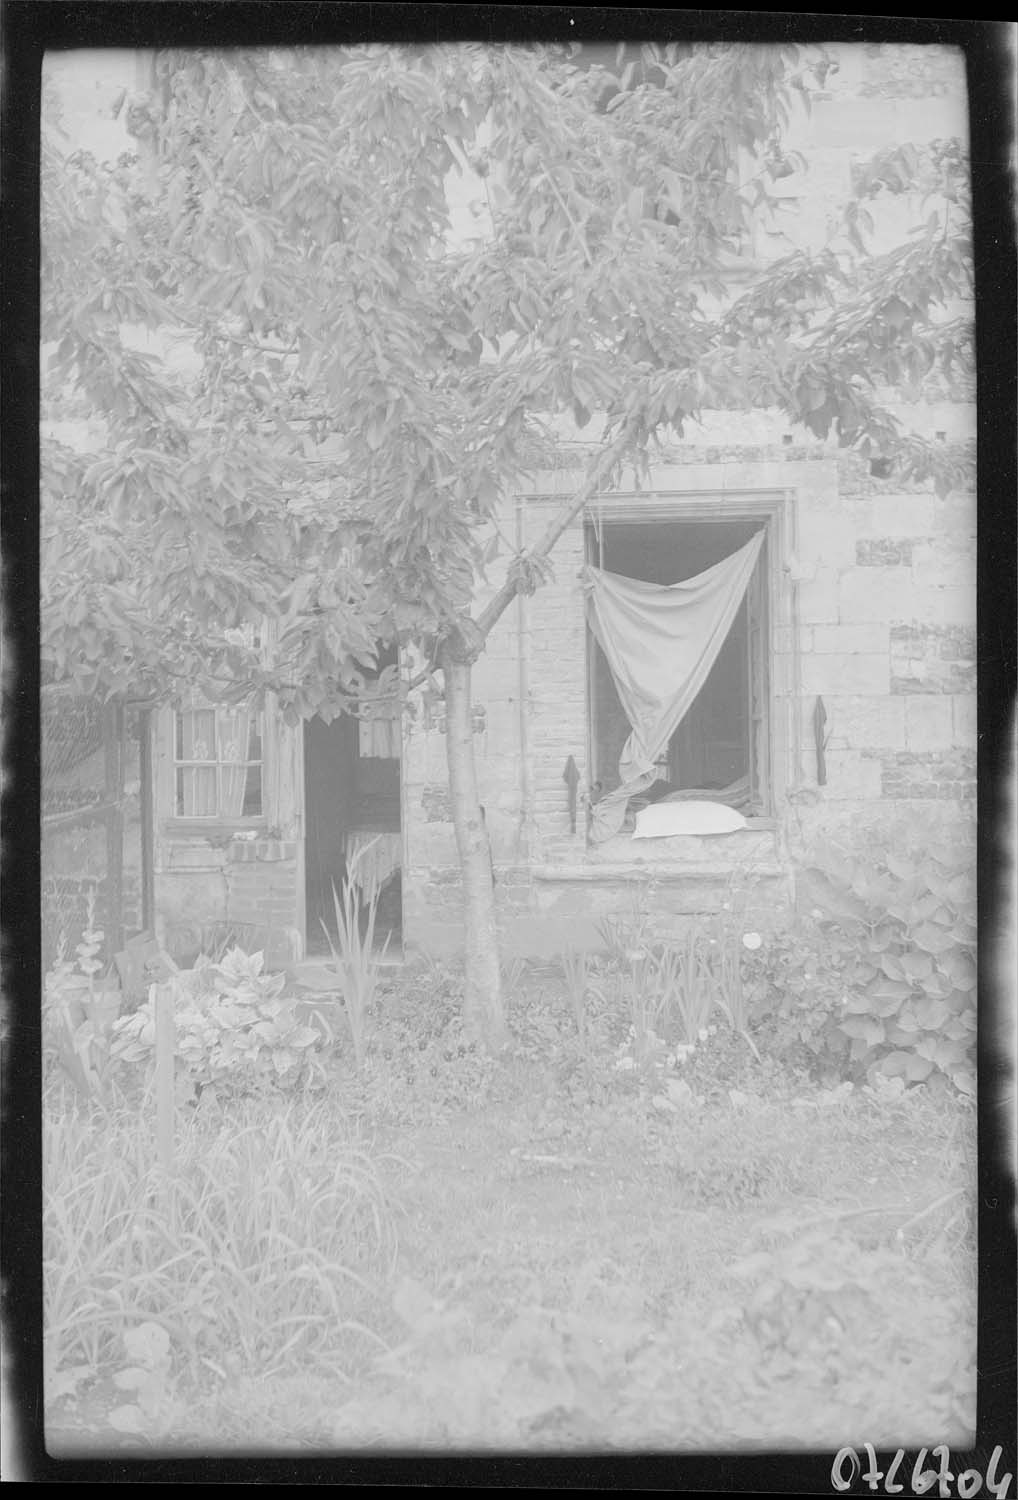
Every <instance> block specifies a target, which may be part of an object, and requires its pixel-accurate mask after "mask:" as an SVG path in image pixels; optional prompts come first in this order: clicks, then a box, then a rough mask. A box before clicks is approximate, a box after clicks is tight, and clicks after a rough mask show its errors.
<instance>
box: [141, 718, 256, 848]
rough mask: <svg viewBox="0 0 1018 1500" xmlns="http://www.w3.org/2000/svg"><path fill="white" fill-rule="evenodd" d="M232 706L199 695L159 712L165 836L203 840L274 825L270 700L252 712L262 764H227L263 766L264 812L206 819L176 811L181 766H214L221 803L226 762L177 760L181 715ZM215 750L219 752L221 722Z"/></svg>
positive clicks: (160, 773) (161, 797) (221, 815)
mask: <svg viewBox="0 0 1018 1500" xmlns="http://www.w3.org/2000/svg"><path fill="white" fill-rule="evenodd" d="M231 707H232V705H230V704H226V703H216V702H214V701H210V700H209V699H206V698H204V697H197V696H196V697H194V698H192V699H189V700H181V699H177V700H176V701H175V702H172V703H167V704H166V705H165V706H164V707H163V708H162V709H161V710H160V712H159V716H158V717H159V724H158V732H159V746H160V754H159V775H158V786H159V805H160V808H161V810H162V816H161V817H160V819H159V823H160V826H161V828H162V830H163V831H164V832H165V833H169V834H182V835H196V836H198V837H201V836H202V835H205V834H212V835H217V834H222V833H230V832H236V833H247V832H252V831H253V832H261V831H263V830H266V829H268V828H269V827H270V826H271V817H270V809H269V806H268V796H269V787H270V785H271V784H272V778H271V771H270V767H271V764H272V760H273V736H272V734H271V733H270V725H271V724H272V712H271V709H270V706H269V703H268V702H267V701H266V702H265V703H263V704H262V705H261V707H259V708H256V709H254V710H253V711H254V712H255V713H257V715H258V717H259V720H260V728H261V745H262V756H261V761H260V762H258V761H250V760H248V761H240V762H236V763H228V764H236V765H244V766H251V765H258V764H260V765H261V793H262V810H261V812H260V813H258V814H254V815H251V816H248V817H228V816H226V815H224V814H223V813H221V812H218V811H217V812H216V813H214V814H211V815H209V816H203V815H201V814H195V813H187V814H182V813H178V812H177V771H178V769H180V767H181V766H183V767H187V766H202V765H205V766H215V767H216V772H217V774H216V786H217V801H218V796H219V788H220V782H219V771H220V769H221V767H222V764H223V762H222V761H220V760H219V759H218V756H217V759H216V760H215V761H194V760H188V759H185V760H181V761H178V759H177V726H178V715H179V714H181V713H193V712H202V711H210V712H214V713H217V714H218V713H219V712H220V711H226V710H229V709H230V708H231ZM216 748H217V751H218V720H217V744H216Z"/></svg>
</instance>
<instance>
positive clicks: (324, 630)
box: [43, 44, 971, 712]
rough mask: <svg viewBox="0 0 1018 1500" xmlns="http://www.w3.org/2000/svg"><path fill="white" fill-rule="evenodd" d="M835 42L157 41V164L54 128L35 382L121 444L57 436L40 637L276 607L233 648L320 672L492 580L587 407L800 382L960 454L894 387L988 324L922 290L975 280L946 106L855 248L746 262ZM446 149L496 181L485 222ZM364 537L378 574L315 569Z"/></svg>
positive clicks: (69, 660)
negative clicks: (551, 460)
mask: <svg viewBox="0 0 1018 1500" xmlns="http://www.w3.org/2000/svg"><path fill="white" fill-rule="evenodd" d="M818 67H819V64H818ZM812 76H813V75H811V74H810V73H809V71H808V67H807V63H806V62H804V61H803V59H802V58H801V57H799V56H798V55H797V53H796V52H795V49H789V48H768V49H760V48H755V47H752V46H741V45H739V46H724V47H722V46H713V45H712V46H706V47H700V46H688V47H679V48H675V47H673V48H672V49H671V50H669V49H660V48H655V49H651V51H649V52H647V53H646V54H638V53H636V52H635V51H633V50H632V49H623V53H622V57H621V59H620V61H619V62H618V64H617V66H616V70H615V72H614V73H613V72H611V70H610V69H603V68H600V67H598V68H594V67H591V66H590V65H589V59H587V58H585V56H584V54H583V53H582V51H581V52H579V53H576V54H574V56H573V58H572V60H570V59H569V57H568V56H567V55H566V54H565V53H564V52H563V51H562V50H561V49H543V48H539V47H536V48H526V49H518V48H512V47H507V48H493V47H485V46H480V45H475V44H464V45H463V46H462V47H457V48H450V49H443V48H435V49H427V48H425V49H403V48H385V47H383V48H351V49H343V50H337V51H330V50H329V49H321V50H320V51H318V52H315V53H313V54H305V53H298V52H288V51H285V50H279V51H272V50H268V51H258V52H255V51H252V52H249V53H246V52H243V51H239V52H226V51H218V52H217V51H212V50H210V51H208V52H205V53H201V52H194V53H185V52H181V53H167V54H160V55H158V57H157V59H156V64H155V67H154V83H155V89H154V91H153V97H152V99H151V100H150V101H149V103H148V105H147V112H146V118H147V120H148V125H147V126H146V127H145V130H149V129H150V130H151V136H149V135H146V134H145V132H144V131H143V132H142V134H141V135H140V136H139V151H140V153H141V156H142V160H141V161H140V163H139V165H138V166H137V167H136V168H133V169H132V168H124V167H121V168H117V169H108V168H106V167H102V166H100V165H98V164H96V163H95V162H94V161H89V160H87V159H85V158H82V157H74V158H68V157H67V156H66V154H62V151H63V150H65V148H60V147H59V146H57V145H52V144H51V143H50V141H49V139H48V138H47V141H46V142H45V143H44V155H43V163H44V187H43V251H44V256H43V259H44V337H45V338H46V340H47V344H48V346H51V347H52V355H51V358H50V360H49V364H48V366H47V370H46V378H45V387H44V404H45V405H46V407H47V409H48V410H49V411H50V412H51V413H53V414H57V415H58V416H60V417H65V416H68V415H70V414H71V413H72V412H74V413H76V414H77V413H78V412H79V411H80V410H81V409H84V410H85V411H87V412H88V413H89V414H91V416H92V417H94V418H96V419H98V421H97V423H94V424H93V425H94V426H97V427H98V428H100V429H101V433H100V436H99V438H98V443H99V445H100V447H102V448H103V450H104V451H103V453H102V456H101V457H100V458H99V459H98V461H97V463H96V465H95V466H94V469H93V471H92V472H91V473H89V474H87V475H80V474H78V473H72V469H74V468H75V466H74V465H70V464H68V462H67V461H66V460H62V461H61V462H62V463H63V469H62V470H61V468H60V464H58V463H57V462H56V461H55V460H52V459H51V460H50V461H49V462H48V464H47V469H46V484H47V491H46V501H45V511H46V512H47V513H48V515H47V517H46V519H47V522H48V520H52V521H54V522H56V521H57V519H58V518H59V526H57V527H54V528H52V529H53V530H59V531H61V532H62V533H63V542H61V541H60V540H59V539H58V538H56V537H55V536H54V538H53V539H52V540H51V541H50V542H49V543H48V544H47V546H48V548H49V551H48V552H47V558H48V564H47V565H48V567H49V568H50V569H51V570H52V578H53V586H52V587H50V586H49V585H47V586H46V587H47V594H46V598H45V600H44V609H45V612H46V614H47V620H46V623H45V625H44V651H45V652H46V653H48V658H49V660H50V661H51V662H52V663H53V664H56V665H58V666H59V669H60V670H61V671H69V670H73V671H80V672H81V673H83V674H84V675H85V677H87V678H89V680H91V679H92V678H94V677H95V676H96V675H98V676H100V677H102V676H103V674H107V676H108V680H109V681H110V682H114V681H115V682H116V683H117V684H121V683H122V682H123V681H124V680H125V676H127V675H129V674H130V673H131V672H132V671H135V672H137V673H138V674H139V675H140V676H144V677H145V679H146V681H151V680H152V679H153V678H154V679H156V680H159V679H160V678H161V679H162V680H163V681H164V682H166V683H169V682H170V681H172V680H176V679H177V677H178V676H179V675H180V674H184V673H193V672H195V671H196V670H198V669H199V667H200V668H201V670H206V671H208V672H212V673H228V671H229V670H232V669H234V668H236V669H238V670H240V669H241V663H240V662H239V661H237V660H236V659H235V658H233V657H230V656H229V654H228V653H227V652H226V651H225V647H224V642H223V636H222V632H223V630H224V629H226V628H229V624H230V623H231V622H233V621H236V620H239V619H251V618H255V617H257V616H258V614H259V612H264V613H266V614H268V615H270V616H271V615H275V616H277V617H278V618H279V619H280V623H281V629H280V631H279V635H278V639H279V641H280V642H282V643H283V644H282V647H281V654H280V655H279V656H278V659H277V660H275V661H274V662H273V663H272V664H271V666H264V664H263V666H261V667H259V668H258V669H257V673H256V671H255V666H254V664H253V663H251V662H248V663H247V664H246V665H245V666H244V667H243V670H245V671H248V672H250V673H252V674H253V675H252V681H255V680H257V682H258V684H259V686H264V685H267V684H268V683H269V682H270V681H271V682H274V683H275V684H276V686H277V687H278V689H279V691H280V692H281V693H282V694H283V696H284V698H285V700H286V704H287V706H289V707H293V706H295V705H299V707H300V711H301V712H304V711H306V710H307V709H308V707H309V706H310V705H312V704H315V703H328V702H332V701H333V699H334V695H335V693H336V692H337V687H336V684H337V682H338V681H341V680H342V679H343V677H344V674H348V672H349V666H350V664H351V663H352V662H354V661H355V660H356V659H357V658H358V655H359V654H363V652H364V651H365V648H366V646H370V643H371V642H372V641H373V640H375V639H377V638H378V636H379V635H384V634H386V633H391V632H392V631H393V630H396V629H399V630H402V631H409V632H412V633H417V632H423V633H429V632H430V633H434V632H435V631H437V630H438V629H439V628H441V627H442V626H443V624H444V623H446V622H448V621H449V620H452V619H455V618H457V616H458V615H460V614H461V613H462V612H463V611H464V610H466V609H469V607H470V606H471V603H472V599H473V591H474V588H475V581H476V575H477V572H478V570H479V569H480V568H482V567H483V565H484V562H485V560H487V561H491V559H492V557H493V555H494V550H493V540H494V534H493V532H492V530H491V526H490V520H491V518H492V517H493V516H494V514H495V512H496V509H497V506H498V504H499V500H500V496H501V495H503V494H506V493H510V492H511V491H512V490H513V489H514V487H517V486H518V485H519V484H520V483H521V482H523V478H524V475H525V474H526V472H527V470H528V467H529V466H530V465H531V463H532V460H533V455H534V452H535V442H540V443H543V444H544V445H545V446H546V447H547V446H554V441H553V438H552V437H550V436H549V434H553V433H554V432H555V431H556V430H557V429H556V426H555V424H556V422H557V420H558V419H559V418H561V417H562V416H564V415H568V417H569V418H570V419H571V420H572V421H573V422H575V423H576V424H577V426H578V427H580V428H581V429H584V432H585V435H587V434H588V433H589V434H590V436H591V437H593V436H594V435H595V433H596V434H597V437H598V440H599V441H601V442H602V443H603V444H604V445H606V446H605V448H604V449H603V452H604V453H605V454H609V453H610V455H611V458H612V462H613V463H614V462H615V461H617V460H620V459H621V457H622V456H623V453H625V454H626V455H628V456H629V457H630V458H631V459H633V460H636V461H639V460H641V459H642V458H643V457H644V456H645V453H646V448H647V444H648V443H649V442H650V440H651V439H652V438H653V437H654V436H655V435H657V434H659V433H661V432H665V431H681V429H682V424H683V422H684V421H685V420H686V419H687V418H688V417H689V416H690V415H695V414H696V413H697V412H699V411H701V410H702V409H704V408H710V407H716V408H720V409H725V408H732V407H742V406H746V405H752V404H759V405H764V406H775V405H777V406H781V407H783V408H784V409H785V410H786V411H787V412H788V414H789V416H790V418H792V419H793V420H797V421H802V422H804V423H805V425H806V426H807V427H809V428H810V429H811V430H812V431H813V432H814V433H815V434H816V435H817V436H818V437H827V436H828V435H829V434H833V435H836V436H837V438H838V440H839V441H841V442H844V443H852V444H856V445H858V446H859V447H860V450H861V451H874V452H879V453H882V454H884V453H886V454H888V455H893V456H897V458H898V459H899V462H900V465H901V469H902V472H903V473H904V474H907V475H910V476H912V477H915V478H919V479H922V478H924V477H927V476H932V477H934V479H935V480H936V482H937V483H939V484H941V485H947V484H951V483H955V482H957V480H958V479H959V477H960V476H961V475H962V474H963V473H964V464H963V462H962V458H961V457H960V456H959V455H957V454H951V453H948V452H947V451H946V449H945V448H944V446H943V445H940V446H939V448H938V447H935V446H934V445H931V444H927V443H924V442H922V441H921V440H919V439H916V438H914V437H912V436H910V435H908V434H905V433H903V432H902V431H901V429H900V426H899V425H897V424H896V423H895V422H894V421H893V420H892V419H891V418H890V417H889V416H888V415H887V413H886V412H885V411H884V409H883V407H882V405H881V398H880V394H879V390H878V387H880V386H881V385H883V384H894V383H896V382H900V381H906V380H907V381H911V382H912V383H913V384H915V385H917V386H919V385H921V384H922V382H923V381H924V380H926V379H927V378H928V377H929V376H930V375H931V373H933V372H935V371H939V370H945V371H946V370H955V369H958V370H959V371H963V370H964V369H965V368H966V361H968V360H970V342H971V341H970V339H967V336H966V331H965V329H964V327H963V326H962V320H960V319H958V318H956V317H955V318H952V319H950V320H943V321H941V322H940V323H939V324H938V323H936V322H935V321H934V319H933V313H934V311H935V309H936V308H937V307H942V306H944V305H946V304H947V303H948V302H950V301H951V300H952V299H957V298H958V297H964V296H965V295H966V292H967V289H968V286H969V279H968V278H969V271H968V259H967V257H968V240H967V224H966V220H965V204H964V193H963V192H962V190H961V187H960V185H959V184H960V181H961V179H963V178H964V159H963V156H962V155H961V154H960V151H959V150H958V149H957V143H948V142H934V143H932V144H931V145H930V146H929V147H928V148H924V150H923V151H921V152H913V151H912V149H911V148H906V147H904V146H903V147H896V148H894V150H893V151H891V152H889V153H884V154H883V156H882V157H881V158H880V159H879V160H875V161H874V162H873V163H871V164H869V166H867V167H866V168H865V169H863V170H861V172H860V173H859V174H858V175H857V182H856V188H857V192H858V194H859V197H860V203H857V204H856V205H855V210H854V217H853V216H850V220H849V221H846V222H850V223H851V224H852V225H853V226H854V233H855V235H856V240H854V241H852V242H851V243H850V244H849V245H848V248H847V249H842V248H838V249H837V250H834V249H829V250H828V251H825V252H824V253H823V254H822V255H818V256H813V257H809V256H806V255H803V254H796V255H794V256H790V257H786V258H785V260H784V261H781V262H779V263H777V264H776V265H774V266H771V267H770V268H768V269H766V270H764V271H763V272H762V273H760V274H759V275H758V276H756V277H755V279H754V280H753V282H752V283H751V284H750V286H749V287H748V288H747V289H746V290H745V291H744V292H743V293H742V294H741V295H740V296H738V297H735V298H733V297H732V296H731V294H730V292H729V291H728V290H726V284H725V280H724V275H723V270H724V266H725V256H726V254H728V253H730V252H732V251H738V250H739V249H740V247H741V245H742V243H743V237H744V234H745V229H746V225H747V222H748V214H749V205H750V202H751V199H752V196H753V193H752V190H751V189H748V188H744V187H743V185H742V184H741V183H740V181H739V177H738V169H737V163H738V162H739V160H741V159H742V157H741V155H740V153H742V154H745V153H749V154H750V155H752V154H753V153H757V154H758V156H759V159H760V160H761V161H764V160H772V161H775V162H777V161H784V160H785V159H786V158H785V155H784V154H783V148H781V146H780V131H781V128H782V124H783V121H786V120H787V118H788V113H789V100H790V97H791V96H790V94H789V89H790V88H792V87H797V88H800V89H805V90H806V91H807V96H808V89H809V87H810V86H811V85H810V83H809V81H808V80H809V79H810V78H811V77H812ZM819 76H820V73H819V72H817V73H816V77H819ZM609 90H611V97H610V98H609V97H608V91H609ZM171 100H172V104H171ZM140 118H141V115H139V119H140ZM139 128H141V127H139ZM146 142H149V144H147V145H146ZM453 167H455V168H456V172H457V173H458V174H460V175H462V176H465V177H469V173H470V172H471V171H472V172H474V173H475V175H476V194H477V196H478V198H479V199H480V200H481V203H482V212H481V217H480V219H479V220H478V232H477V233H476V235H475V236H474V238H473V240H472V242H471V243H470V244H469V245H466V244H464V243H462V242H461V241H458V240H457V239H456V238H455V237H454V236H453V235H452V233H451V228H450V226H451V215H450V200H449V181H448V179H449V174H450V171H451V170H452V168H453ZM910 174H911V176H912V177H919V178H921V179H922V186H923V188H924V190H926V189H929V190H930V191H931V192H932V191H934V189H937V191H938V192H939V193H940V196H939V197H937V198H936V201H935V202H933V203H931V208H932V212H931V214H930V218H929V223H928V224H927V225H926V226H925V227H923V228H921V229H920V232H919V233H918V234H917V235H916V236H915V237H914V238H912V239H911V240H910V241H909V242H907V243H906V244H905V245H904V246H900V247H897V248H896V249H895V250H894V251H892V252H891V253H889V254H887V255H884V256H879V257H872V256H866V255H865V254H864V252H863V249H862V244H863V242H862V239H861V234H862V232H863V231H866V230H867V222H868V221H867V214H868V210H867V209H866V208H865V207H862V206H861V200H867V201H869V200H870V199H872V198H874V197H875V196H878V195H879V194H880V193H883V192H889V191H899V190H901V191H905V183H906V180H907V178H908V177H909V175H910ZM757 175H759V174H757ZM761 191H763V192H764V197H766V193H765V190H762V189H760V187H759V185H758V187H757V192H756V197H757V198H759V197H760V195H761ZM944 203H948V204H949V205H950V222H949V223H948V219H947V217H945V213H944V211H943V204H944ZM934 216H935V217H936V224H935V225H934ZM853 246H854V249H853ZM97 273H98V274H97ZM131 325H144V327H145V328H146V329H148V330H149V331H150V332H149V334H148V340H147V342H146V343H144V345H143V346H142V345H140V344H139V341H138V339H137V337H136V335H134V334H132V335H131V336H130V337H129V335H128V330H129V328H130V327H131ZM171 341H173V342H172V347H171ZM174 349H175V350H176V351H177V354H173V350H174ZM178 356H179V357H178ZM538 432H541V433H542V434H543V435H542V436H541V437H540V439H537V438H536V434H537V433H538ZM607 445H613V446H611V447H610V448H609V447H608V446H607ZM77 467H78V469H79V470H80V467H81V466H77ZM610 468H611V464H607V463H606V469H605V472H606V474H607V473H608V472H609V470H610ZM79 478H80V483H79ZM330 486H335V491H334V494H335V499H334V502H333V501H331V500H330V499H329V498H328V497H329V495H330V494H332V493H333V492H332V491H331V490H330ZM344 549H353V553H354V555H355V567H356V571H357V573H358V575H359V576H360V577H361V578H362V580H363V588H362V590H361V591H360V592H359V593H358V592H357V591H353V590H350V589H347V590H346V592H345V593H343V592H342V591H341V596H337V597H335V599H333V602H327V601H329V600H330V599H331V598H332V595H331V594H330V588H329V584H328V581H329V579H330V577H331V576H333V570H335V568H336V567H337V559H338V557H339V554H340V553H341V552H342V551H343V550H344ZM308 575H310V576H312V577H313V578H314V579H315V580H316V583H315V586H314V587H308V588H306V589H302V588H298V587H296V585H297V582H298V580H299V579H301V578H302V577H306V576H308ZM528 576H529V575H528ZM117 589H122V590H123V589H126V593H120V594H118V593H116V592H115V590H117ZM104 590H105V591H106V592H105V594H104V592H103V591H104ZM486 617H487V618H489V620H490V618H491V617H490V616H486ZM326 621H327V624H326V623H324V622H326ZM86 625H87V627H88V631H89V632H91V633H86V630H85V627H86ZM105 652H108V653H109V665H108V668H107V665H106V664H105V658H104V653H105ZM259 673H260V674H261V675H258V674H259ZM83 680H84V679H83Z"/></svg>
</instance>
